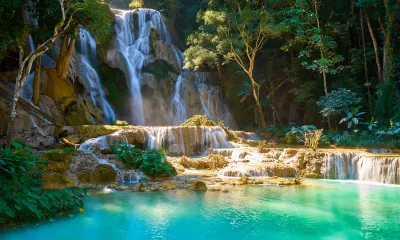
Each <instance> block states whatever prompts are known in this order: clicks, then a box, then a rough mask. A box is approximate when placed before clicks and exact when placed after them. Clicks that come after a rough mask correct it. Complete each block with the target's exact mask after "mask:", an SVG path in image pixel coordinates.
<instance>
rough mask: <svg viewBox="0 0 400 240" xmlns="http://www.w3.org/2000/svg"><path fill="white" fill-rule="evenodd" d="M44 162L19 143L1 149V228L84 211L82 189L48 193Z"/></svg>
mask: <svg viewBox="0 0 400 240" xmlns="http://www.w3.org/2000/svg"><path fill="white" fill-rule="evenodd" d="M44 163H45V160H44V159H42V158H40V157H39V156H35V155H33V154H32V150H31V149H30V148H28V147H24V146H22V145H21V144H19V143H16V142H15V143H14V148H13V149H11V148H6V149H0V186H1V188H0V227H1V226H7V225H8V224H10V223H21V222H27V221H35V220H38V219H44V218H51V217H54V216H56V215H58V214H61V213H70V215H71V216H72V213H74V212H78V211H83V210H82V207H83V199H84V198H85V197H86V191H85V190H83V189H76V188H66V189H63V190H52V191H45V190H44V189H43V187H42V174H43V172H44V171H45V167H44Z"/></svg>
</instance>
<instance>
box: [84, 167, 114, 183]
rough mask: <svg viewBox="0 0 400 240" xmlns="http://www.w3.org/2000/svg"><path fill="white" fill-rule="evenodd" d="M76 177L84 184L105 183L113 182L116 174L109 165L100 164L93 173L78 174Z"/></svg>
mask: <svg viewBox="0 0 400 240" xmlns="http://www.w3.org/2000/svg"><path fill="white" fill-rule="evenodd" d="M77 177H78V179H79V181H80V182H84V183H107V182H115V181H116V180H117V173H116V172H115V170H114V169H113V168H112V167H111V166H110V165H107V164H100V165H97V166H96V168H95V169H94V170H93V171H85V172H82V173H78V174H77Z"/></svg>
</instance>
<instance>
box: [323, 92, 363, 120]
mask: <svg viewBox="0 0 400 240" xmlns="http://www.w3.org/2000/svg"><path fill="white" fill-rule="evenodd" d="M360 102H361V98H359V97H358V96H357V93H355V92H352V91H350V90H348V89H345V88H339V89H337V90H333V91H332V92H330V93H328V94H326V96H322V97H321V98H320V100H319V101H318V102H317V104H318V106H320V107H321V108H322V110H321V111H320V113H321V114H322V115H323V116H324V117H328V116H334V115H340V114H341V113H342V112H346V111H350V110H351V108H352V107H353V106H355V105H357V104H359V103H360Z"/></svg>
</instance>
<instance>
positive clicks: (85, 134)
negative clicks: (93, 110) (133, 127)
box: [76, 125, 121, 141]
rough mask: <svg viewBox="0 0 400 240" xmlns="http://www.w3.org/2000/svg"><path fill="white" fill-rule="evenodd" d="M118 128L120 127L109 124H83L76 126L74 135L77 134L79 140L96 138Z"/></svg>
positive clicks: (113, 131)
mask: <svg viewBox="0 0 400 240" xmlns="http://www.w3.org/2000/svg"><path fill="white" fill-rule="evenodd" d="M119 129H121V127H118V126H110V125H83V126H79V127H78V130H77V131H76V136H78V138H79V139H80V140H81V141H86V140H88V139H90V138H96V137H100V136H105V135H108V134H111V133H115V132H116V131H118V130H119Z"/></svg>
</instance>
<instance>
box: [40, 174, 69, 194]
mask: <svg viewBox="0 0 400 240" xmlns="http://www.w3.org/2000/svg"><path fill="white" fill-rule="evenodd" d="M42 180H43V188H44V189H45V190H56V189H63V188H70V187H75V186H76V183H75V181H74V180H72V178H70V177H68V176H66V175H64V174H62V173H58V172H49V173H46V174H44V175H43V176H42Z"/></svg>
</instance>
